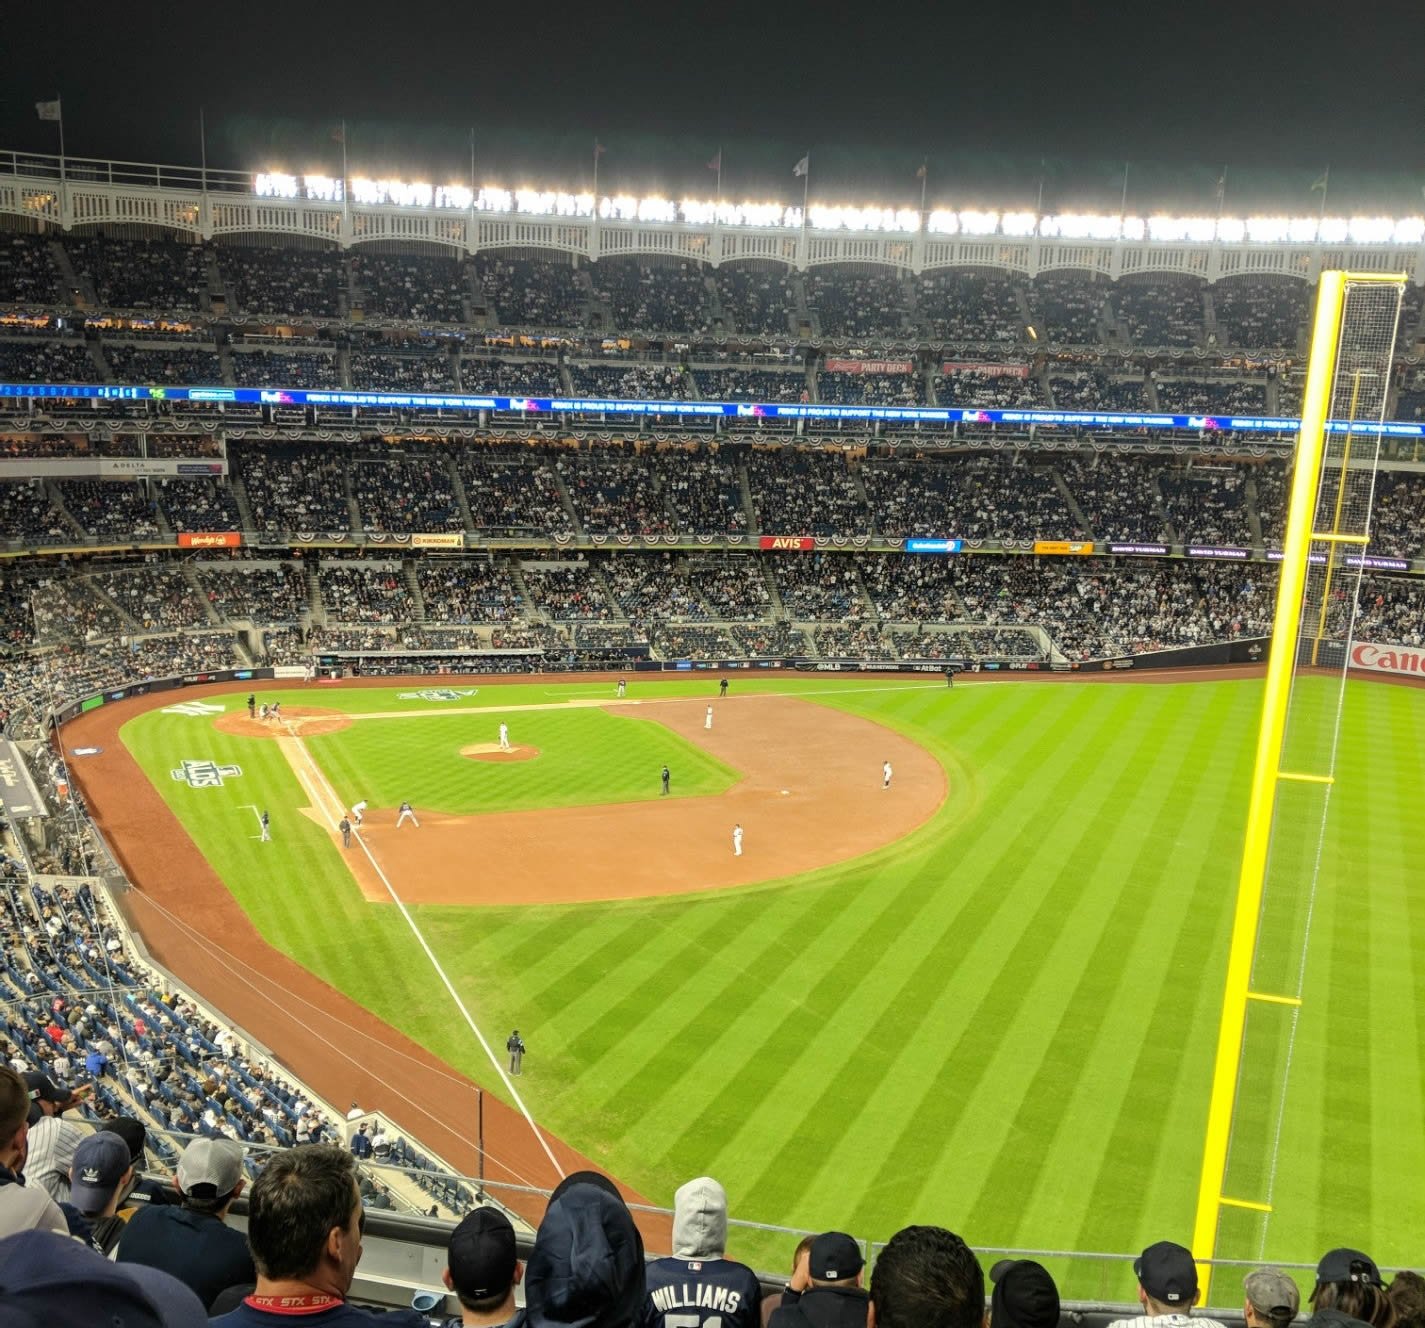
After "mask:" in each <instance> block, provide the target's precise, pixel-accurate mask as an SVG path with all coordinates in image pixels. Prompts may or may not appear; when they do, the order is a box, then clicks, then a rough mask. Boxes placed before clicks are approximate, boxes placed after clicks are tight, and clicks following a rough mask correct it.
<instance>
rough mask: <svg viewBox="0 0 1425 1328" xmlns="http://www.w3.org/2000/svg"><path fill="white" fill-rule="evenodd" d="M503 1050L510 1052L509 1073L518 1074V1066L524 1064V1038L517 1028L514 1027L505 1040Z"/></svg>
mask: <svg viewBox="0 0 1425 1328" xmlns="http://www.w3.org/2000/svg"><path fill="white" fill-rule="evenodd" d="M505 1050H506V1051H507V1052H509V1053H510V1073H511V1074H520V1073H521V1072H522V1071H521V1069H520V1066H521V1065H523V1064H524V1051H525V1047H524V1039H523V1038H522V1037H521V1036H520V1031H519V1029H515V1031H514V1032H513V1033H511V1034H510V1036H509V1038H508V1040H507V1041H506V1042H505Z"/></svg>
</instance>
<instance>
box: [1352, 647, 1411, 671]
mask: <svg viewBox="0 0 1425 1328" xmlns="http://www.w3.org/2000/svg"><path fill="white" fill-rule="evenodd" d="M1351 667H1352V668H1353V669H1367V670H1369V671H1370V672H1371V673H1407V674H1414V675H1415V676H1417V677H1421V676H1425V649H1421V648H1419V647H1416V646H1378V645H1376V644H1374V643H1373V642H1371V641H1357V642H1356V644H1355V645H1353V646H1352V647H1351Z"/></svg>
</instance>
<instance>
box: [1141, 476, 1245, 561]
mask: <svg viewBox="0 0 1425 1328" xmlns="http://www.w3.org/2000/svg"><path fill="white" fill-rule="evenodd" d="M1158 483H1159V485H1160V487H1161V489H1162V494H1163V508H1164V512H1165V514H1166V515H1167V518H1168V522H1169V524H1170V525H1171V526H1172V528H1173V530H1174V531H1175V532H1176V533H1177V536H1178V538H1179V539H1180V540H1182V541H1185V542H1190V543H1195V544H1223V545H1230V546H1232V547H1234V548H1247V547H1250V546H1251V545H1252V543H1253V540H1252V525H1251V518H1250V516H1249V515H1248V510H1247V501H1246V488H1247V475H1246V472H1245V471H1244V470H1243V469H1242V468H1241V467H1240V466H1212V467H1207V466H1191V467H1182V468H1175V469H1169V470H1164V471H1163V472H1162V473H1161V474H1160V475H1159V477H1158Z"/></svg>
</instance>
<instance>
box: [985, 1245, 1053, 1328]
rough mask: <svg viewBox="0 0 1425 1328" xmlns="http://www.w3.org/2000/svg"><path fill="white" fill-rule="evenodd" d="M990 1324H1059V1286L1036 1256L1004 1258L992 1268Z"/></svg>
mask: <svg viewBox="0 0 1425 1328" xmlns="http://www.w3.org/2000/svg"><path fill="white" fill-rule="evenodd" d="M990 1281H992V1282H993V1283H994V1284H995V1289H994V1294H993V1295H992V1296H991V1297H990V1328H1056V1325H1057V1324H1058V1322H1059V1288H1058V1287H1056V1286H1055V1285H1054V1279H1053V1278H1052V1277H1050V1276H1049V1270H1048V1269H1046V1268H1045V1267H1044V1266H1043V1265H1042V1264H1038V1263H1035V1262H1034V1260H1033V1259H1001V1260H1000V1261H999V1263H997V1264H995V1266H994V1267H993V1268H991V1269H990Z"/></svg>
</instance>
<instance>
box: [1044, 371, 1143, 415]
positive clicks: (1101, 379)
mask: <svg viewBox="0 0 1425 1328" xmlns="http://www.w3.org/2000/svg"><path fill="white" fill-rule="evenodd" d="M1049 387H1050V389H1051V390H1052V391H1053V393H1054V404H1055V405H1056V406H1057V407H1058V408H1059V409H1060V410H1125V411H1138V410H1145V409H1146V408H1147V405H1148V396H1147V389H1146V388H1145V386H1144V383H1143V378H1142V375H1141V374H1140V375H1135V376H1134V377H1132V378H1121V377H1114V376H1112V375H1110V374H1108V373H1105V372H1104V371H1103V370H1102V369H1079V370H1076V371H1075V372H1073V373H1072V374H1067V373H1055V374H1054V375H1053V376H1052V377H1051V378H1050V379H1049Z"/></svg>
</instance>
